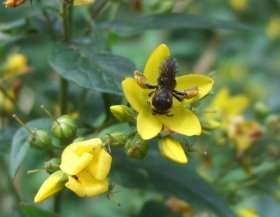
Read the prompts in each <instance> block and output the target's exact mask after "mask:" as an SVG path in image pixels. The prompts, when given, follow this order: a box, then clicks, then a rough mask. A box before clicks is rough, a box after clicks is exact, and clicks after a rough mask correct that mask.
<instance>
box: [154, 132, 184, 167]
mask: <svg viewBox="0 0 280 217" xmlns="http://www.w3.org/2000/svg"><path fill="white" fill-rule="evenodd" d="M158 146H159V150H160V153H161V154H162V155H163V156H164V157H166V158H167V159H168V160H171V161H174V162H176V163H180V164H185V163H187V162H188V159H187V156H186V154H185V151H184V149H183V148H182V145H181V143H180V142H179V141H177V140H176V139H174V138H172V137H171V136H165V137H164V138H162V139H161V140H159V144H158Z"/></svg>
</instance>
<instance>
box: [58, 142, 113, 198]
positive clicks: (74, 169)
mask: <svg viewBox="0 0 280 217" xmlns="http://www.w3.org/2000/svg"><path fill="white" fill-rule="evenodd" d="M111 162H112V157H111V155H110V154H109V153H108V152H107V151H106V150H105V149H104V148H103V147H102V141H101V140H100V139H98V138H95V139H90V140H86V141H82V142H76V143H73V144H71V145H69V146H67V147H66V148H65V149H64V151H63V153H62V156H61V165H60V168H61V170H62V171H63V172H64V173H66V174H67V175H68V179H69V180H68V182H66V184H65V186H66V187H67V188H69V189H70V190H71V191H73V192H75V193H76V194H77V195H78V196H80V197H84V196H88V197H91V196H96V195H98V194H102V193H104V192H106V191H107V190H108V180H107V175H108V173H109V171H110V168H111Z"/></svg>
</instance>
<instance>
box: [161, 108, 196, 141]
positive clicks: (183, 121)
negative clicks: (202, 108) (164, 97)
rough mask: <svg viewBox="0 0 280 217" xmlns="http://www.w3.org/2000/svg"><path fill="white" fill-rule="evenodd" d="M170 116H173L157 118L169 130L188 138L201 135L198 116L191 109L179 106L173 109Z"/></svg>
mask: <svg viewBox="0 0 280 217" xmlns="http://www.w3.org/2000/svg"><path fill="white" fill-rule="evenodd" d="M169 114H170V115H173V116H171V117H169V116H166V115H158V116H157V117H158V118H159V119H160V120H161V122H162V123H163V125H164V126H166V127H167V128H168V129H170V130H172V131H174V132H177V133H180V134H183V135H186V136H193V135H200V134H201V125H200V122H199V120H198V118H197V116H196V115H195V114H194V113H193V112H192V111H190V110H189V109H186V108H184V107H182V106H178V107H174V108H173V109H171V111H170V113H169Z"/></svg>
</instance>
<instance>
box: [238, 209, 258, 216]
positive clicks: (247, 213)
mask: <svg viewBox="0 0 280 217" xmlns="http://www.w3.org/2000/svg"><path fill="white" fill-rule="evenodd" d="M237 216H238V217H258V214H257V213H256V211H255V210H254V209H253V208H242V209H240V210H238V211H237Z"/></svg>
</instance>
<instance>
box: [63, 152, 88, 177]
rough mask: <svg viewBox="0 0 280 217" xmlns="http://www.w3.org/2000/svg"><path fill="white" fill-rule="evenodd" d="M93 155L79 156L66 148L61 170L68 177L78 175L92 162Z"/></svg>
mask: <svg viewBox="0 0 280 217" xmlns="http://www.w3.org/2000/svg"><path fill="white" fill-rule="evenodd" d="M92 158H93V155H92V154H90V153H84V154H82V155H81V156H77V155H76V154H75V153H74V152H73V151H72V150H69V149H68V148H66V149H65V150H64V151H63V153H62V156H61V164H60V169H61V170H62V171H63V172H65V173H66V174H68V175H76V174H77V173H79V172H80V171H81V170H83V169H84V168H85V167H87V166H88V165H89V164H90V162H91V161H92Z"/></svg>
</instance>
